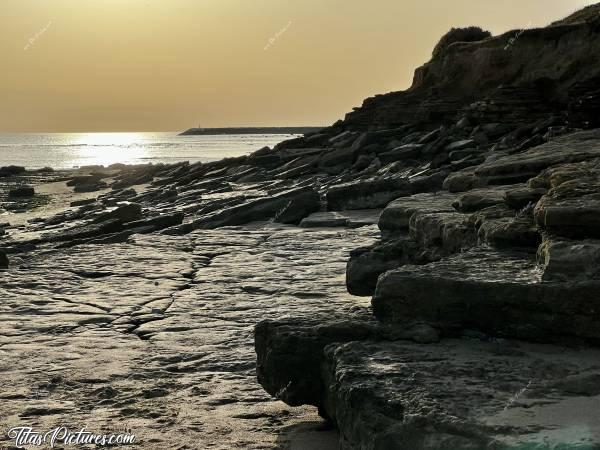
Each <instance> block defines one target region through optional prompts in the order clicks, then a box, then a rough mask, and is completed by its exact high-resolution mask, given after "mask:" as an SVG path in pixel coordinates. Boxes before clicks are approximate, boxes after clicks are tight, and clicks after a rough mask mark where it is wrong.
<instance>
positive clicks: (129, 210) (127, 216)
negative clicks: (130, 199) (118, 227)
mask: <svg viewBox="0 0 600 450" xmlns="http://www.w3.org/2000/svg"><path fill="white" fill-rule="evenodd" d="M141 217H142V205H140V204H138V203H124V204H122V205H120V206H118V207H117V208H115V209H113V210H111V211H107V212H103V213H100V214H99V215H97V216H96V217H94V219H93V222H94V223H99V222H105V221H107V220H113V219H116V220H119V221H120V222H121V223H125V222H132V221H134V220H138V219H139V218H141Z"/></svg>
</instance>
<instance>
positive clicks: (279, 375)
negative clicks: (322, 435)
mask: <svg viewBox="0 0 600 450" xmlns="http://www.w3.org/2000/svg"><path fill="white" fill-rule="evenodd" d="M363 339H377V340H379V339H387V340H415V341H418V342H436V341H437V340H439V336H438V334H437V333H436V331H435V330H434V329H432V328H431V327H428V326H426V325H420V324H415V325H412V326H407V327H406V328H405V329H397V328H390V327H386V326H380V325H379V324H377V323H376V322H374V321H373V320H372V319H369V318H367V317H357V318H353V320H351V321H345V322H344V321H339V322H335V321H333V322H331V323H326V324H318V323H307V322H306V321H287V322H285V321H282V322H272V321H264V322H261V323H259V324H258V325H257V326H256V327H255V330H254V341H255V349H256V355H257V362H256V372H257V376H258V382H259V383H260V384H261V385H262V386H263V388H265V390H266V391H267V392H268V393H269V394H271V395H272V396H274V397H276V398H278V399H280V400H282V401H284V402H285V403H287V404H288V405H290V406H300V405H306V404H308V405H314V406H317V407H319V408H320V410H321V411H322V412H324V410H323V409H322V408H323V406H324V405H323V400H324V399H323V387H324V386H323V383H322V378H321V373H320V362H321V359H322V356H323V350H324V348H325V347H326V346H327V345H329V344H332V343H334V342H335V343H343V342H349V341H355V340H363Z"/></svg>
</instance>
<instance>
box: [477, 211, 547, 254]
mask: <svg viewBox="0 0 600 450" xmlns="http://www.w3.org/2000/svg"><path fill="white" fill-rule="evenodd" d="M479 237H480V238H481V239H482V240H483V241H484V242H486V243H488V244H490V245H492V246H494V247H500V248H502V247H504V248H511V247H531V248H537V247H538V245H539V244H540V242H541V241H542V236H541V234H540V232H539V230H538V228H537V227H536V226H535V225H534V224H533V222H532V220H530V218H518V219H514V218H499V219H492V220H484V221H483V224H482V225H481V227H480V228H479Z"/></svg>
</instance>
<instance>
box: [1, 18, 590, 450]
mask: <svg viewBox="0 0 600 450" xmlns="http://www.w3.org/2000/svg"><path fill="white" fill-rule="evenodd" d="M586 11H587V14H578V15H577V16H576V19H573V18H568V19H566V20H565V21H561V22H557V23H555V24H553V25H551V26H549V27H547V28H543V29H537V30H527V31H524V32H521V33H520V34H519V37H518V40H513V41H511V39H513V36H514V33H507V34H505V35H502V36H498V37H487V34H484V35H482V34H481V32H477V33H472V31H468V32H461V33H457V32H456V31H453V32H450V33H449V35H448V36H446V37H445V38H444V39H443V40H442V41H441V42H443V45H441V46H438V48H436V51H435V56H434V57H433V59H432V61H430V62H429V63H427V64H426V65H425V66H423V67H421V68H419V69H417V71H416V73H415V81H414V84H413V86H412V87H411V88H410V89H409V90H408V91H405V92H400V93H392V94H387V95H384V96H378V97H375V98H372V99H368V100H366V101H365V103H364V105H363V106H362V107H361V108H358V109H356V110H355V111H353V112H352V113H350V114H348V116H347V117H346V119H345V120H344V121H340V122H337V123H336V124H334V125H332V126H330V127H327V128H324V129H322V130H319V131H318V132H314V133H312V134H306V135H305V136H304V137H301V138H297V139H293V140H290V141H286V142H283V143H281V144H279V145H278V146H276V147H275V148H274V149H270V148H264V149H261V150H258V151H256V152H254V153H252V154H251V155H248V156H243V157H239V158H230V159H225V160H222V161H217V162H211V163H204V164H201V163H197V164H188V163H180V164H173V165H143V166H123V165H114V166H111V167H108V168H103V167H90V168H83V169H81V170H79V171H78V172H77V173H71V172H67V173H54V172H51V173H47V174H46V175H44V176H46V177H49V178H48V179H47V181H52V182H53V183H56V184H57V185H60V186H61V188H62V189H68V190H69V193H70V194H72V195H78V196H79V197H77V199H74V200H73V201H72V202H68V204H65V205H64V207H61V208H55V210H52V211H51V212H52V213H51V214H39V215H37V216H36V217H32V218H31V219H29V220H28V221H26V222H24V223H19V224H18V225H13V226H6V225H4V226H2V227H0V228H1V229H3V230H4V232H0V246H1V247H2V251H1V252H0V264H3V265H4V266H7V270H5V271H3V272H2V273H1V274H0V276H1V277H2V283H0V293H1V297H2V298H3V299H5V300H4V301H3V302H2V303H1V304H0V307H1V308H2V315H1V316H2V319H3V329H2V331H1V332H0V352H1V353H2V354H3V356H5V357H6V358H4V357H3V359H2V361H3V365H2V373H3V375H4V376H5V377H6V378H7V380H8V381H9V383H7V384H10V383H13V384H14V385H16V386H18V389H17V393H14V392H10V391H8V390H3V391H2V392H0V398H1V399H3V402H2V405H1V406H0V418H2V419H3V421H4V423H0V425H2V426H9V425H11V424H14V423H16V422H18V421H20V420H24V419H27V420H29V421H34V422H35V424H36V426H40V427H49V426H50V425H51V424H54V423H56V422H57V421H59V420H61V418H62V419H64V418H68V420H69V421H70V422H72V423H74V424H75V423H88V424H93V425H96V426H98V427H104V428H105V427H106V426H107V424H114V423H115V422H119V421H123V420H125V421H126V422H127V423H128V424H130V425H131V426H132V428H134V429H135V428H137V430H138V433H139V434H140V435H141V437H142V439H143V440H144V442H143V444H141V445H142V447H143V448H164V446H165V443H166V442H168V443H169V445H170V444H172V443H173V439H175V441H176V447H174V448H197V443H198V442H202V444H203V445H204V446H205V447H206V448H223V449H228V448H234V447H243V448H273V447H275V446H277V447H278V448H290V446H291V447H293V445H294V444H293V442H292V441H291V439H292V438H291V437H290V436H291V434H290V433H289V431H290V429H291V428H293V427H300V429H302V430H305V429H306V423H315V420H316V419H315V417H314V412H311V411H313V410H311V409H310V408H307V407H306V406H304V405H309V406H314V407H317V408H318V411H319V414H320V415H321V416H322V417H323V418H325V419H327V421H328V423H330V424H332V425H334V426H335V428H336V429H337V430H338V431H339V443H340V448H343V449H377V450H394V449H398V450H405V449H406V450H408V449H410V450H413V449H427V450H441V449H452V450H482V449H484V448H486V449H488V448H489V449H492V448H493V449H507V450H508V449H511V450H512V449H534V448H536V449H537V448H540V449H541V448H564V449H575V448H577V449H597V448H600V419H599V417H600V391H599V389H598V380H599V379H600V368H599V367H598V365H597V363H596V361H597V359H598V349H597V347H598V344H599V343H600V339H599V338H600V327H599V326H598V325H599V324H600V309H599V308H598V306H597V303H598V300H597V297H598V296H597V293H598V291H599V288H600V270H599V269H598V267H599V258H600V257H599V255H600V241H599V240H598V239H600V232H599V230H600V227H599V225H600V200H599V199H600V197H599V195H600V194H599V192H600V129H598V128H597V127H598V125H600V124H599V123H598V122H597V120H598V114H597V113H598V111H599V108H598V107H597V105H599V103H598V98H599V96H600V93H599V92H598V88H597V86H598V85H597V82H598V80H600V69H599V68H598V67H597V65H595V64H593V63H592V62H591V60H590V55H592V54H594V52H595V46H596V45H597V44H596V43H597V42H598V41H597V37H598V33H600V27H598V19H597V17H599V14H598V13H599V12H600V7H599V6H595V7H592V8H590V9H588V10H586ZM455 36H460V39H461V40H460V41H456V42H455V38H454V37H455ZM469 36H472V38H470V37H469ZM481 39H483V40H481ZM465 41H466V42H465ZM508 44H510V45H508ZM507 46H508V47H509V48H507ZM0 174H2V175H0V176H1V178H0V186H3V187H4V186H7V187H6V188H5V189H4V191H5V192H10V189H9V188H10V186H12V187H13V188H14V186H17V185H19V184H32V183H33V184H35V178H31V177H35V176H36V175H35V174H32V173H30V172H27V171H25V172H24V171H21V170H17V173H15V169H14V168H13V169H4V171H3V169H0ZM34 188H35V189H36V191H37V189H38V185H35V186H34ZM0 201H2V205H3V207H4V208H5V209H6V207H5V206H4V205H8V206H9V207H10V208H12V207H13V206H12V205H13V203H14V204H16V205H17V206H14V208H15V209H17V210H18V209H19V208H21V209H27V208H31V207H32V206H37V205H21V203H19V202H22V200H18V201H17V200H15V201H12V200H10V199H7V197H1V198H0ZM19 205H21V206H19ZM17 215H18V214H15V215H14V216H11V217H15V216H17ZM2 221H3V220H0V222H2ZM344 271H345V278H344ZM344 279H345V283H344ZM346 289H347V291H348V292H349V294H348V292H346ZM369 300H370V301H369ZM25 340H27V342H25ZM57 345H60V346H64V348H65V349H66V351H65V352H64V354H57V352H56V351H55V350H52V349H53V348H54V347H56V346H57ZM252 346H254V348H255V351H256V357H257V359H256V361H255V360H254V355H253V354H252ZM22 359H29V360H32V361H35V363H33V364H32V365H31V366H30V367H28V368H23V367H22V366H20V365H19V364H17V361H18V360H22ZM91 359H94V360H97V361H100V362H101V363H100V367H96V366H95V365H92V364H90V360H91ZM5 361H6V362H5ZM256 376H257V379H258V382H259V383H260V385H261V386H262V388H264V390H265V391H266V392H263V391H262V390H261V388H260V386H259V385H258V384H257V383H256V380H255V377H256ZM33 385H36V386H37V392H39V391H40V390H41V391H42V392H43V394H41V395H40V396H38V397H39V398H37V399H36V402H35V403H36V404H37V405H38V406H37V409H36V408H32V407H31V398H32V397H31V396H32V395H33V394H32V392H31V386H33ZM70 391H73V392H76V393H77V395H78V396H79V398H78V399H68V398H65V393H66V392H70ZM267 393H268V394H270V396H271V397H270V396H269V395H267ZM274 399H278V400H281V401H283V402H285V403H287V404H288V405H290V406H292V407H300V406H302V407H301V408H298V409H292V408H287V407H285V406H283V404H282V403H281V402H279V401H276V400H274ZM82 421H83V422H82ZM13 426H14V425H13ZM290 427H291V428H290ZM309 428H310V427H309ZM311 430H313V431H311V432H312V433H316V436H317V437H316V438H315V441H311V444H305V448H314V449H316V448H318V445H319V444H317V443H315V442H318V441H320V440H324V438H323V436H324V435H319V432H317V431H314V427H313V428H311ZM292 434H293V433H292ZM309 434H310V433H309ZM173 436H177V437H176V438H174V437H173ZM276 436H280V438H279V439H280V440H279V442H276V439H277V437H276ZM328 436H330V435H328ZM327 439H331V436H330V437H329V438H327ZM170 446H171V445H170ZM294 448H301V447H294Z"/></svg>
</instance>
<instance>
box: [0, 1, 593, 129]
mask: <svg viewBox="0 0 600 450" xmlns="http://www.w3.org/2000/svg"><path fill="white" fill-rule="evenodd" d="M592 3H594V1H584V0H503V1H495V0H370V1H365V0H294V1H291V0H0V58H1V63H0V131H12V132H20V131H40V132H41V131H56V132H68V131H170V130H180V129H185V128H188V127H190V126H196V125H197V124H198V123H201V124H202V126H204V127H213V126H214V127H216V126H244V125H246V126H266V125H279V126H285V125H325V124H330V123H332V122H333V121H335V120H337V119H338V118H342V117H343V116H344V114H345V113H346V112H347V111H349V110H351V109H352V107H354V106H358V105H360V104H361V103H362V99H363V98H365V97H368V96H371V95H374V94H377V93H383V92H389V91H394V90H399V89H404V88H406V87H408V86H409V84H410V82H411V80H412V75H413V71H414V69H415V68H416V67H417V66H419V65H421V64H422V63H424V62H425V61H427V60H428V59H429V56H430V54H431V50H432V48H433V46H434V45H435V43H436V42H437V40H438V39H439V38H440V36H441V35H442V34H443V33H445V32H446V31H448V29H450V27H452V26H467V25H480V26H482V27H483V28H486V29H489V30H490V31H492V33H494V34H498V33H501V32H504V31H507V30H510V29H519V28H524V27H527V26H543V25H546V24H548V23H549V22H551V21H553V20H556V19H559V18H561V17H563V16H565V15H567V14H570V13H571V12H573V11H574V10H576V9H579V8H581V7H583V6H585V5H588V4H592Z"/></svg>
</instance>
